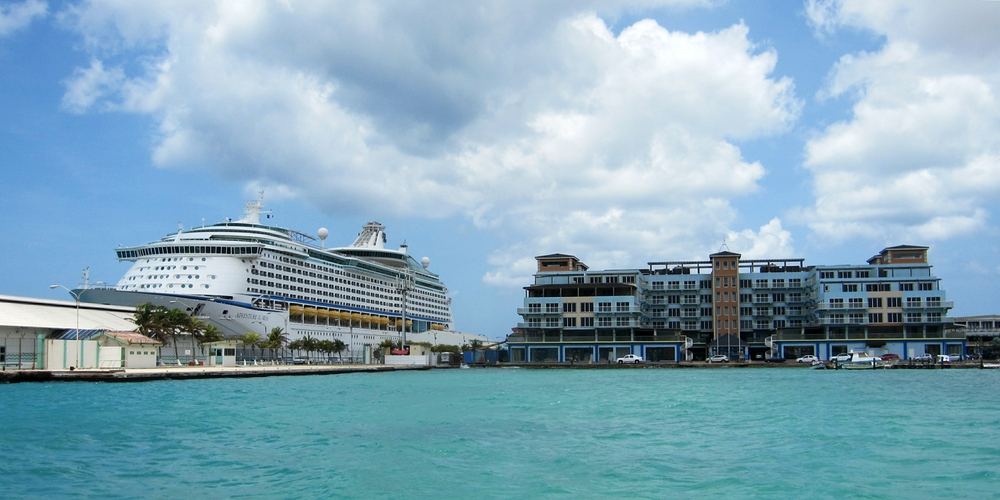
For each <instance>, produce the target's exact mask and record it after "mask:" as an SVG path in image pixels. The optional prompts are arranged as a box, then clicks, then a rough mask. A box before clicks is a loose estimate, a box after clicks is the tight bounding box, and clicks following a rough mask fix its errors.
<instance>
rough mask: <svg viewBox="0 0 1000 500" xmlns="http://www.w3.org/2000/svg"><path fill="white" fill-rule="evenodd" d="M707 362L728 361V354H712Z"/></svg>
mask: <svg viewBox="0 0 1000 500" xmlns="http://www.w3.org/2000/svg"><path fill="white" fill-rule="evenodd" d="M708 362H709V363H728V362H729V356H726V355H724V354H716V355H715V356H712V357H711V358H708Z"/></svg>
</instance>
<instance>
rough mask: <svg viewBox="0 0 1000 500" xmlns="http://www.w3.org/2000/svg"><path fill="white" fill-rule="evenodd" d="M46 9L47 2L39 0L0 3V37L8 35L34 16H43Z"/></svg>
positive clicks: (33, 18) (29, 21)
mask: <svg viewBox="0 0 1000 500" xmlns="http://www.w3.org/2000/svg"><path fill="white" fill-rule="evenodd" d="M48 10H49V7H48V4H46V3H45V2H41V1H39V0H25V1H24V2H20V3H10V4H7V5H0V37H4V36H9V35H11V34H12V33H14V32H15V31H17V30H19V29H22V28H25V27H27V26H28V25H29V24H31V21H33V20H35V19H36V18H42V17H45V16H46V15H47V14H48Z"/></svg>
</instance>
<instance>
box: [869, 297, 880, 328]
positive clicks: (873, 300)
mask: <svg viewBox="0 0 1000 500" xmlns="http://www.w3.org/2000/svg"><path fill="white" fill-rule="evenodd" d="M868 307H870V308H873V309H881V308H882V297H868ZM879 323H881V321H879Z"/></svg>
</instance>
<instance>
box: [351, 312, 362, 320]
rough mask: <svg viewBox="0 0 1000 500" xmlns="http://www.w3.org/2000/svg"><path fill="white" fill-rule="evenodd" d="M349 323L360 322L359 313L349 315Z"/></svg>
mask: <svg viewBox="0 0 1000 500" xmlns="http://www.w3.org/2000/svg"><path fill="white" fill-rule="evenodd" d="M351 321H361V313H351Z"/></svg>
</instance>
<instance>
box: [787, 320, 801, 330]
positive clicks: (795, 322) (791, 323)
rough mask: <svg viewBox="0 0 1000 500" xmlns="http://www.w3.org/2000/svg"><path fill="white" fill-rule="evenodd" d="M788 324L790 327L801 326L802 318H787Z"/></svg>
mask: <svg viewBox="0 0 1000 500" xmlns="http://www.w3.org/2000/svg"><path fill="white" fill-rule="evenodd" d="M788 326H790V327H792V328H800V327H801V326H802V320H801V319H792V320H789V321H788Z"/></svg>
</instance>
